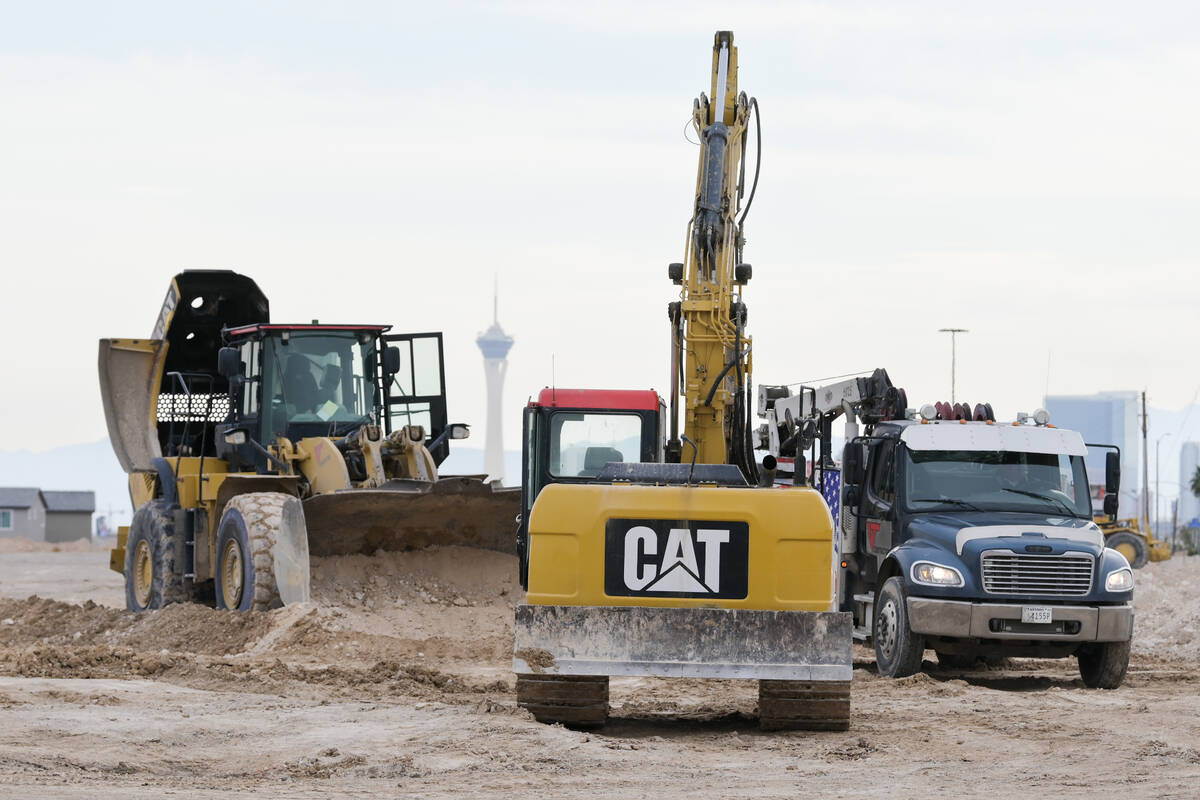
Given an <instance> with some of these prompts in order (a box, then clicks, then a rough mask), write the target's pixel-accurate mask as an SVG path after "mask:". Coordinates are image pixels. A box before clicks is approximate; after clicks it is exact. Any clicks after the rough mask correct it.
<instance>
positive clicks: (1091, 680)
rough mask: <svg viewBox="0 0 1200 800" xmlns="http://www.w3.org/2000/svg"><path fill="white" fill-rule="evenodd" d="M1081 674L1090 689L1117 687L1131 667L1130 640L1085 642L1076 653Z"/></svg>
mask: <svg viewBox="0 0 1200 800" xmlns="http://www.w3.org/2000/svg"><path fill="white" fill-rule="evenodd" d="M1076 656H1077V657H1078V658H1079V675H1080V677H1081V678H1083V683H1084V685H1085V686H1087V687H1088V688H1089V689H1116V688H1117V687H1118V686H1120V685H1121V683H1122V682H1123V681H1124V680H1125V672H1126V671H1127V670H1128V669H1129V642H1096V643H1095V644H1085V645H1083V646H1082V647H1080V648H1079V652H1078V653H1077V654H1076Z"/></svg>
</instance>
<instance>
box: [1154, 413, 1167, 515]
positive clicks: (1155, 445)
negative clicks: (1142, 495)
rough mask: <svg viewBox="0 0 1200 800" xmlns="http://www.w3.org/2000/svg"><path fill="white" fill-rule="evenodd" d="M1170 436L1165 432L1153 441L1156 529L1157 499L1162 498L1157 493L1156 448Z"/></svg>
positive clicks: (1158, 501) (1158, 502)
mask: <svg viewBox="0 0 1200 800" xmlns="http://www.w3.org/2000/svg"><path fill="white" fill-rule="evenodd" d="M1170 435H1171V432H1170V431H1167V432H1166V433H1164V434H1163V435H1162V436H1159V437H1158V438H1157V439H1155V440H1154V525H1155V527H1158V507H1159V504H1160V503H1161V501H1160V500H1159V498H1160V497H1162V495H1160V494H1159V493H1158V448H1159V447H1160V446H1161V445H1162V440H1163V439H1165V438H1167V437H1168V436H1170ZM1155 535H1156V536H1157V535H1158V534H1157V532H1156V533H1155Z"/></svg>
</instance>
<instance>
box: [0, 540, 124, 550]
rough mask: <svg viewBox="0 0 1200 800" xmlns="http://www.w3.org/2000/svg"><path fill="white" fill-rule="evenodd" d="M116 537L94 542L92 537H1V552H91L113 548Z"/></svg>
mask: <svg viewBox="0 0 1200 800" xmlns="http://www.w3.org/2000/svg"><path fill="white" fill-rule="evenodd" d="M115 546H116V538H115V537H110V538H108V539H107V540H105V541H103V542H101V543H99V544H92V542H91V540H90V539H75V540H73V541H70V542H35V541H34V540H33V539H30V538H29V537H27V536H6V537H4V538H0V553H90V552H92V551H94V550H112V549H113V547H115Z"/></svg>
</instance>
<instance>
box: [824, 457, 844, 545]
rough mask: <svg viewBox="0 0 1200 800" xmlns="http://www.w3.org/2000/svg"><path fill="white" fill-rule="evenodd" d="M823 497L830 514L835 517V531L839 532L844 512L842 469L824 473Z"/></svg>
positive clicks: (828, 470)
mask: <svg viewBox="0 0 1200 800" xmlns="http://www.w3.org/2000/svg"><path fill="white" fill-rule="evenodd" d="M821 497H823V498H825V505H827V506H829V513H830V514H832V515H833V529H834V530H838V529H839V528H840V527H841V511H842V471H841V470H840V469H827V470H825V471H824V472H823V474H822V477H821Z"/></svg>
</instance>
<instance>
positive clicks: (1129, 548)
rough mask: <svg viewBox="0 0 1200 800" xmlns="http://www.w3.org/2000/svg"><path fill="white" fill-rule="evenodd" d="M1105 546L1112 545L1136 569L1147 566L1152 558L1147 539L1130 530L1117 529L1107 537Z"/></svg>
mask: <svg viewBox="0 0 1200 800" xmlns="http://www.w3.org/2000/svg"><path fill="white" fill-rule="evenodd" d="M1104 546H1105V547H1111V548H1112V549H1114V550H1116V551H1117V552H1118V553H1120V554H1121V555H1123V556H1125V560H1126V561H1128V562H1129V566H1131V567H1133V568H1134V569H1141V568H1142V567H1144V566H1146V561H1147V560H1148V559H1149V558H1150V548H1149V547H1147V546H1146V540H1145V539H1143V538H1142V537H1141V536H1138V535H1137V534H1136V533H1130V532H1129V531H1117V532H1116V533H1114V534H1112V535H1111V536H1107V537H1105V539H1104Z"/></svg>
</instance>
